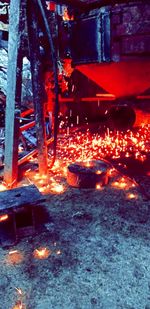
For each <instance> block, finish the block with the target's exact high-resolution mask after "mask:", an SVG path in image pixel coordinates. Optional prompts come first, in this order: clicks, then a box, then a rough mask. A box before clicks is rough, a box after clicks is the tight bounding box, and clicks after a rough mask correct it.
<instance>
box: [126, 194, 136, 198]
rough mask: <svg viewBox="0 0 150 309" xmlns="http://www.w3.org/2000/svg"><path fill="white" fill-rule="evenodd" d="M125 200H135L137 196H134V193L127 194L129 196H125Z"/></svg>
mask: <svg viewBox="0 0 150 309" xmlns="http://www.w3.org/2000/svg"><path fill="white" fill-rule="evenodd" d="M127 198H128V199H137V195H136V194H134V193H129V194H128V195H127Z"/></svg>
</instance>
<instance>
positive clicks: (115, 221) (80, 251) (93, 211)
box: [0, 176, 150, 309]
mask: <svg viewBox="0 0 150 309" xmlns="http://www.w3.org/2000/svg"><path fill="white" fill-rule="evenodd" d="M117 177H118V176H117ZM113 181H114V179H111V180H110V182H109V185H108V186H106V187H104V188H103V189H100V190H90V189H82V190H81V189H75V188H69V187H68V186H67V185H66V188H65V189H66V190H65V192H63V193H61V194H49V195H47V196H46V199H47V200H46V202H45V205H44V210H45V211H46V213H47V216H45V218H46V221H44V220H45V219H42V218H44V216H43V215H42V213H41V215H40V218H41V220H43V221H44V223H43V224H42V225H41V226H38V229H37V234H36V235H35V236H34V237H28V238H24V239H22V240H21V241H20V242H19V243H18V244H17V245H16V246H14V247H12V248H9V249H2V248H1V249H0V268H1V272H0V298H1V303H0V309H12V308H27V309H60V308H61V309H110V308H111V309H148V308H150V208H149V207H150V202H149V200H148V198H147V197H146V196H145V195H142V193H141V191H140V190H139V188H138V187H134V184H133V183H132V182H130V181H129V179H125V182H126V181H127V186H126V187H124V188H123V189H121V188H117V187H115V186H113V185H112V184H113ZM130 193H132V194H133V195H132V196H130V197H132V198H129V195H128V194H130ZM41 247H42V248H47V258H45V259H38V258H37V255H36V254H35V249H39V248H41ZM12 250H17V252H15V253H13V252H12ZM17 289H21V290H17ZM17 301H22V303H23V304H24V305H25V306H24V307H14V306H15V304H16V303H17Z"/></svg>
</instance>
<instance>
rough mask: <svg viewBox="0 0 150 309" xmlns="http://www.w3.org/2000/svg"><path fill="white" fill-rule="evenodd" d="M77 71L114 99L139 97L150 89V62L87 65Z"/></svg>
mask: <svg viewBox="0 0 150 309" xmlns="http://www.w3.org/2000/svg"><path fill="white" fill-rule="evenodd" d="M77 69H78V70H79V71H80V72H82V73H83V74H85V75H86V76H87V77H88V78H90V79H91V80H93V81H94V82H96V83H97V84H98V85H99V86H100V87H102V88H104V89H105V90H106V91H108V92H109V93H111V94H113V95H115V96H116V97H124V96H133V95H139V94H141V93H143V92H144V91H145V90H146V89H148V88H149V87H150V61H140V60H138V61H126V62H125V61H124V62H123V61H122V62H112V63H101V64H88V65H80V66H78V67H77Z"/></svg>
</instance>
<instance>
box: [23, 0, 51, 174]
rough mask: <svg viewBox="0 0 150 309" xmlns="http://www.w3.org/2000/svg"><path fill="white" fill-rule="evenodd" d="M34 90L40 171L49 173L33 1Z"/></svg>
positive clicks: (30, 15)
mask: <svg viewBox="0 0 150 309" xmlns="http://www.w3.org/2000/svg"><path fill="white" fill-rule="evenodd" d="M27 21H28V35H29V47H30V62H31V73H32V91H33V101H34V110H35V123H36V136H37V149H38V163H39V173H40V174H41V175H42V174H46V175H47V168H48V164H47V143H46V130H45V106H44V81H43V74H42V65H41V55H40V46H39V27H38V8H37V5H36V4H35V5H34V3H33V1H30V0H29V1H28V6H27Z"/></svg>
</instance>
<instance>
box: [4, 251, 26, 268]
mask: <svg viewBox="0 0 150 309" xmlns="http://www.w3.org/2000/svg"><path fill="white" fill-rule="evenodd" d="M23 259H24V256H23V254H22V253H21V252H20V251H18V250H13V251H10V252H9V253H8V255H7V257H6V262H7V263H8V264H9V265H10V264H20V263H22V261H23Z"/></svg>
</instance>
